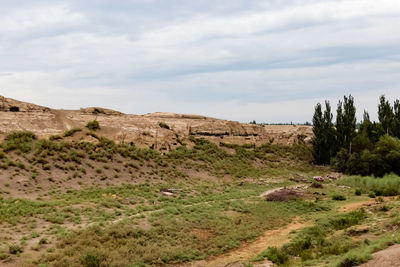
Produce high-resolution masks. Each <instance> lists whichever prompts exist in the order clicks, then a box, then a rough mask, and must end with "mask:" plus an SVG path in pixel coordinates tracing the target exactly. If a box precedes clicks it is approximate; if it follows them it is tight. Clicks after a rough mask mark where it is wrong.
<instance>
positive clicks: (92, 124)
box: [86, 120, 100, 131]
mask: <svg viewBox="0 0 400 267" xmlns="http://www.w3.org/2000/svg"><path fill="white" fill-rule="evenodd" d="M86 128H88V129H89V130H91V131H96V130H99V129H100V124H99V122H98V121H97V120H94V121H89V122H88V123H87V125H86Z"/></svg>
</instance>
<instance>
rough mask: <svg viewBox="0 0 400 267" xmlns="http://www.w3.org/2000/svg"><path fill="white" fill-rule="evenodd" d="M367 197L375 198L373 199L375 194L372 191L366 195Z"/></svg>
mask: <svg viewBox="0 0 400 267" xmlns="http://www.w3.org/2000/svg"><path fill="white" fill-rule="evenodd" d="M368 196H369V197H370V198H375V197H376V194H375V192H374V191H370V192H369V193H368Z"/></svg>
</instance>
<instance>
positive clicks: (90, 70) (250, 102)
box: [0, 0, 400, 122]
mask: <svg viewBox="0 0 400 267" xmlns="http://www.w3.org/2000/svg"><path fill="white" fill-rule="evenodd" d="M22 3H23V2H22ZM36 3H37V4H32V2H30V1H26V2H25V4H21V6H17V5H16V4H15V3H14V4H12V3H11V2H10V4H8V5H4V6H3V8H2V11H0V15H2V24H1V25H0V94H2V95H6V96H10V97H15V98H20V99H23V100H26V101H32V102H38V103H39V104H42V105H49V106H52V107H57V108H60V107H64V108H79V107H82V106H94V105H96V106H99V105H104V106H107V107H110V108H114V109H119V110H122V111H124V112H131V113H147V112H153V111H175V112H185V113H199V114H205V115H210V116H214V117H222V118H227V119H234V120H241V121H250V120H253V119H256V120H257V121H275V122H277V121H286V122H288V121H306V120H311V116H312V110H313V107H314V105H315V102H316V101H320V100H321V99H325V98H327V99H331V100H335V101H334V102H336V100H337V99H338V98H341V97H342V96H343V95H344V94H350V93H351V94H353V95H355V96H356V102H357V101H359V103H360V109H359V110H361V109H362V106H365V107H368V108H371V109H374V108H375V107H376V104H377V101H378V97H379V95H380V94H383V93H385V94H388V95H392V96H393V97H396V95H398V93H399V92H400V87H399V81H398V73H399V70H400V48H399V47H398V44H399V43H400V32H399V31H398V30H397V29H399V28H400V20H399V19H398V18H399V17H400V2H399V1H397V0H381V1H373V0H346V1H340V0H330V1H322V0H296V1H295V0H293V1H254V2H248V1H242V0H233V1H232V0H231V1H221V2H218V3H213V2H210V1H201V2H196V3H194V2H187V1H179V0H175V1H170V2H168V3H169V5H168V4H166V2H164V1H162V0H152V1H144V0H143V1H142V0H140V1H131V2H127V1H111V0H110V1H101V2H100V3H98V4H97V5H94V4H93V3H92V4H88V2H82V1H58V2H57V3H55V2H53V1H46V0H43V1H38V2H36ZM367 96H368V97H367ZM306 105H307V108H304V107H305V106H306ZM372 113H373V112H372V111H371V114H372ZM359 115H360V114H359Z"/></svg>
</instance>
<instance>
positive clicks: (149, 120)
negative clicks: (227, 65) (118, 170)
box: [0, 96, 312, 151]
mask: <svg viewBox="0 0 400 267" xmlns="http://www.w3.org/2000/svg"><path fill="white" fill-rule="evenodd" d="M93 120H97V121H98V122H99V123H100V126H101V129H100V130H99V132H98V135H102V136H106V137H107V138H110V139H112V140H114V141H116V142H126V143H130V142H133V143H135V144H136V145H138V146H140V147H153V148H155V149H157V150H160V151H169V150H171V149H173V148H175V147H177V146H180V145H181V144H182V143H184V142H185V143H186V142H188V139H189V136H190V135H193V136H195V137H204V138H206V139H208V140H210V141H212V142H215V143H220V142H224V143H229V144H240V145H242V144H256V145H261V144H264V143H266V142H272V143H277V144H285V145H290V144H293V143H294V142H297V141H298V140H299V139H301V140H304V141H306V142H308V141H309V140H310V139H311V136H312V130H311V127H310V126H297V125H254V124H243V123H239V122H234V121H227V120H220V119H215V118H209V117H204V116H199V115H187V114H175V113H152V114H146V115H130V114H123V113H121V112H118V111H114V110H110V109H105V108H98V107H90V108H84V109H80V110H55V109H50V108H47V107H42V106H38V105H34V104H30V103H25V102H20V101H17V100H14V99H10V98H5V97H2V96H0V141H1V140H2V139H4V138H5V136H6V135H7V134H9V133H10V132H13V131H23V130H27V131H32V132H34V133H36V134H37V135H38V136H39V137H41V138H47V137H49V136H51V135H55V134H62V133H63V132H64V131H66V130H69V129H71V128H82V129H84V130H85V126H86V124H87V123H88V122H89V121H93ZM160 122H162V123H164V124H165V125H167V126H168V127H161V126H160ZM168 128H169V129H168ZM86 130H87V129H86ZM74 138H75V139H78V140H86V141H93V139H91V138H90V137H88V136H87V135H85V131H83V132H81V133H80V134H78V135H77V136H74Z"/></svg>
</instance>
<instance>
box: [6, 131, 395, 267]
mask: <svg viewBox="0 0 400 267" xmlns="http://www.w3.org/2000/svg"><path fill="white" fill-rule="evenodd" d="M70 131H72V132H74V133H76V132H78V131H77V130H70ZM79 131H82V133H80V134H79V135H78V136H85V134H90V135H91V136H93V137H94V138H95V139H94V140H97V141H96V142H93V143H88V142H76V141H71V138H68V137H70V136H73V135H74V133H72V134H71V135H69V134H67V135H63V136H55V137H52V138H49V139H38V138H37V137H36V136H35V135H34V134H32V133H29V132H22V133H13V134H12V135H10V136H8V137H7V138H6V140H5V141H4V142H3V144H2V145H1V149H0V169H1V170H2V172H1V174H0V177H1V179H2V180H1V181H2V183H1V184H0V229H1V234H0V244H3V245H0V260H6V261H12V260H15V259H16V258H17V257H21V258H23V257H25V255H31V254H32V253H33V254H34V255H37V257H36V258H35V259H34V260H32V262H31V263H32V264H36V265H39V264H42V265H43V266H151V265H164V264H179V263H183V262H191V261H196V260H203V259H205V260H207V259H209V258H210V257H211V256H218V255H221V254H223V253H225V252H227V251H230V250H231V249H233V248H238V247H239V246H240V244H242V243H244V242H252V241H254V240H256V239H257V238H258V237H259V236H260V235H262V234H263V233H264V232H265V231H268V230H271V229H276V228H279V227H284V226H285V225H286V224H288V223H290V222H291V221H293V220H294V219H295V218H296V219H298V218H302V220H307V221H310V222H312V225H313V226H311V227H306V226H305V227H306V228H304V229H302V230H299V231H298V232H296V233H293V234H292V239H291V241H290V242H289V243H288V244H286V245H284V246H283V247H275V248H274V247H273V248H269V249H266V251H265V252H263V253H261V254H260V255H259V257H258V259H263V258H269V259H271V260H273V261H274V262H276V263H277V264H282V265H284V264H289V263H290V264H293V263H296V264H297V263H299V262H298V259H301V261H302V263H307V264H309V265H312V264H314V263H320V262H321V261H324V260H326V259H331V258H330V257H337V258H334V259H333V260H334V261H337V262H339V261H342V262H343V264H350V263H351V264H353V263H354V262H360V261H365V259H367V256H369V255H370V253H371V251H372V250H371V251H370V250H369V249H370V245H367V244H366V243H365V242H364V241H362V242H361V241H360V242H358V241H357V242H356V241H354V240H352V239H351V237H349V236H350V234H348V233H350V232H351V233H354V232H357V231H356V230H354V229H353V228H352V227H356V226H358V225H359V224H364V223H371V224H372V223H373V222H375V221H378V220H375V216H380V217H379V219H380V220H381V221H382V222H383V223H385V226H384V227H385V229H387V231H393V230H392V229H393V228H390V227H392V226H393V225H396V224H398V225H400V219H399V218H400V216H399V214H397V213H396V210H397V209H395V208H394V207H397V206H395V205H396V204H392V203H391V202H390V203H384V202H382V203H384V204H382V205H381V206H380V207H379V209H378V208H377V209H376V210H374V211H373V215H369V214H370V212H368V213H367V212H366V211H364V210H359V211H352V212H348V213H346V214H342V215H339V216H338V215H337V208H338V207H339V206H340V205H344V204H348V203H351V202H353V201H358V200H359V199H368V196H367V194H369V193H371V192H373V193H374V194H375V195H376V196H377V197H379V196H385V195H393V194H394V192H395V191H393V192H390V193H389V192H387V190H388V188H396V190H397V188H398V184H397V182H396V181H397V179H400V178H399V177H398V176H396V175H394V174H393V175H388V176H385V177H384V178H381V179H379V178H373V177H358V176H357V177H345V178H342V179H340V180H338V181H330V180H327V181H325V182H324V183H323V186H322V185H321V186H320V183H318V186H315V185H314V186H313V184H316V183H315V182H314V181H313V180H312V177H313V176H314V175H324V176H326V174H328V173H329V172H330V171H331V170H330V169H329V168H324V167H316V166H314V165H313V164H312V160H313V158H312V150H311V148H310V147H309V146H308V145H306V144H304V143H301V142H300V143H298V144H295V145H294V146H291V147H286V146H280V145H275V144H271V143H267V144H264V145H262V146H254V145H251V146H250V145H244V146H239V145H229V144H223V143H221V144H214V143H212V142H210V141H207V140H205V139H198V138H194V137H191V138H190V139H188V140H184V142H185V143H188V144H189V145H182V146H180V147H178V148H177V149H176V150H173V151H170V152H169V153H166V154H165V155H163V154H162V153H160V152H158V151H156V150H153V149H142V148H138V147H136V146H135V145H128V144H116V143H115V142H113V141H111V140H108V139H107V138H104V137H101V136H98V135H96V134H94V133H93V131H88V132H85V130H83V129H80V130H79ZM86 131H87V130H86ZM292 177H303V178H301V180H302V182H299V181H297V180H296V179H291V178H292ZM3 181H5V182H4V183H3ZM298 183H301V184H298ZM302 183H304V184H302ZM296 184H297V186H299V187H298V188H297V189H296V188H295V189H290V188H291V187H293V186H295V185H296ZM278 187H287V189H286V190H283V191H282V192H288V194H287V195H289V196H290V197H288V198H285V199H284V201H280V199H275V198H274V199H272V200H273V201H266V200H267V199H268V198H269V197H271V196H269V197H268V196H267V197H260V196H261V195H262V194H263V193H264V192H266V191H268V190H271V189H274V188H278ZM356 190H358V192H360V193H359V194H355V191H356ZM385 190H386V191H385ZM278 192H279V191H278ZM284 195H285V196H286V194H284ZM272 196H274V195H272ZM278 196H281V195H279V194H278ZM269 200H271V199H269ZM276 200H278V201H276ZM337 200H341V201H337ZM377 200H378V199H377ZM382 201H384V200H382ZM379 203H380V202H379ZM333 215H335V216H333ZM385 216H386V217H385ZM382 218H384V219H382ZM377 231H378V230H377ZM15 233H18V234H15ZM376 233H377V236H380V234H381V233H378V232H376ZM379 240H381V239H379ZM382 240H383V239H382ZM393 240H394V239H393V238H392V239H390V241H392V242H394V241H393ZM377 242H378V240H371V244H378V243H377ZM382 242H383V241H382ZM386 244H387V243H386ZM382 247H383V246H382ZM357 249H360V250H363V253H364V254H365V255H367V256H366V257H364V256H363V257H362V258H361V256H359V255H364V254H362V253H361V254H351V253H354V251H356V250H357ZM133 251H134V252H133ZM353 255H357V257H354V256H353ZM339 257H340V258H339ZM296 261H297V262H296ZM342 266H349V265H342Z"/></svg>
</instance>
